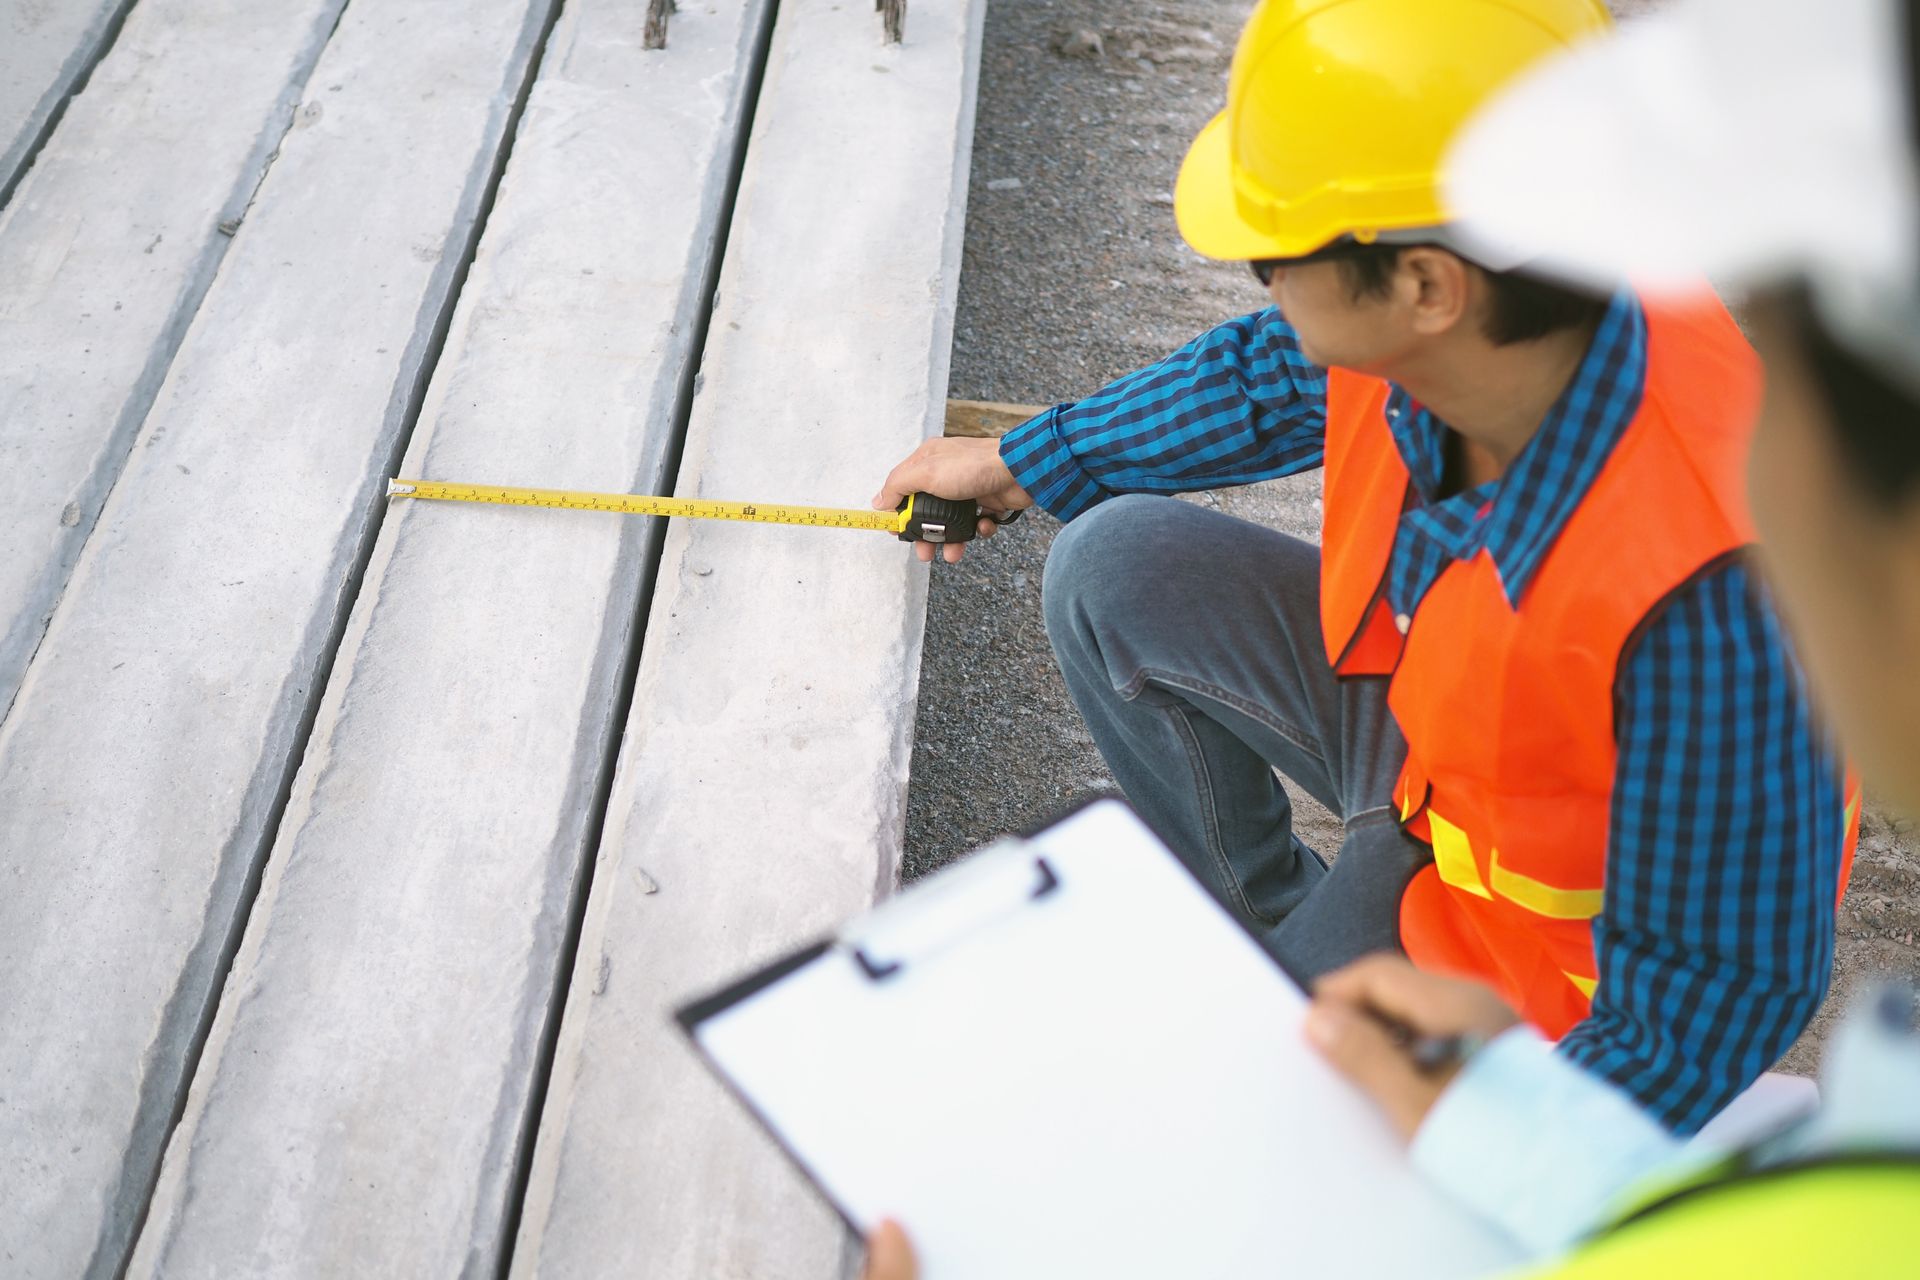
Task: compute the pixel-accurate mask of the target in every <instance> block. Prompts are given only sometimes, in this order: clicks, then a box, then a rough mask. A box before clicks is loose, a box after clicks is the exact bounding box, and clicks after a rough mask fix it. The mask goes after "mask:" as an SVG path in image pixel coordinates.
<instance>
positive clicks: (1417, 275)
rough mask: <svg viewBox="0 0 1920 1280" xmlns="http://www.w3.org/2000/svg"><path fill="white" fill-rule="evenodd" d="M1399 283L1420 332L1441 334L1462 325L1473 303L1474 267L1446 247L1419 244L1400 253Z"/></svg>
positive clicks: (1414, 324) (1416, 329)
mask: <svg viewBox="0 0 1920 1280" xmlns="http://www.w3.org/2000/svg"><path fill="white" fill-rule="evenodd" d="M1397 275H1398V276H1399V279H1398V281H1397V287H1398V290H1399V293H1400V297H1401V300H1402V301H1403V302H1404V303H1406V304H1407V306H1408V308H1409V310H1410V311H1411V313H1412V316H1413V328H1414V331H1415V332H1416V333H1420V334H1425V335H1427V336H1430V337H1438V336H1439V335H1441V334H1443V333H1447V332H1450V331H1451V330H1453V329H1455V328H1456V327H1458V326H1459V324H1460V323H1461V321H1462V320H1463V319H1464V318H1465V317H1466V315H1467V312H1468V311H1469V310H1470V309H1471V308H1472V305H1473V268H1471V267H1469V266H1468V265H1467V264H1466V263H1465V262H1463V261H1462V260H1461V259H1459V258H1458V257H1455V256H1454V255H1453V254H1451V253H1448V252H1447V251H1446V250H1445V249H1435V248H1431V247H1429V246H1426V245H1416V246H1415V247H1413V248H1411V249H1406V250H1403V251H1402V252H1401V254H1400V262H1399V270H1398V272H1397Z"/></svg>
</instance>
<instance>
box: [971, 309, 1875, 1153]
mask: <svg viewBox="0 0 1920 1280" xmlns="http://www.w3.org/2000/svg"><path fill="white" fill-rule="evenodd" d="M1645 381H1646V321H1645V317H1644V316H1643V314H1642V312H1641V309H1640V306H1639V304H1638V302H1637V301H1636V300H1635V299H1634V298H1633V296H1632V295H1631V294H1625V293H1623V294H1621V295H1620V296H1618V297H1616V298H1615V299H1614V300H1613V303H1612V305H1611V306H1610V307H1609V308H1608V310H1607V312H1606V315H1605V317H1604V319H1603V320H1602V321H1601V323H1600V325H1599V327H1598V329H1597V331H1596V332H1595V335H1594V338H1593V342H1592V345H1591V346H1590V348H1589V350H1588V352H1587V356H1586V358H1585V360H1584V361H1583V362H1582V364H1581V365H1580V367H1579V369H1578V370H1577V371H1576V372H1575V374H1574V377H1573V380H1572V382H1571V383H1570V384H1569V385H1568V387H1567V390H1566V391H1565V392H1564V393H1563V394H1562V396H1561V398H1560V400H1559V402H1558V403H1557V404H1555V406H1554V407H1553V409H1552V410H1551V411H1550V412H1549V413H1548V415H1547V417H1546V419H1545V421H1543V422H1542V423H1541V426H1540V429H1539V431H1538V432H1537V433H1536V434H1535V435H1534V437H1533V439H1532V440H1531V441H1530V442H1529V443H1528V445H1527V446H1526V448H1524V449H1523V450H1522V451H1521V453H1520V454H1519V456H1518V457H1516V458H1515V459H1514V461H1513V463H1512V465H1511V466H1509V467H1508V468H1507V470H1506V472H1505V474H1504V475H1503V476H1502V477H1501V478H1500V479H1499V480H1497V481H1494V482H1492V483H1490V484H1486V485H1481V486H1479V487H1477V488H1474V489H1471V490H1468V491H1466V492H1462V493H1458V494H1454V495H1453V496H1451V497H1447V498H1441V497H1440V496H1439V491H1440V486H1441V477H1442V471H1443V467H1444V455H1443V452H1442V450H1443V447H1444V444H1445V439H1446V428H1445V426H1444V424H1442V423H1440V422H1439V421H1437V420H1436V419H1435V418H1434V417H1433V415H1432V414H1430V413H1428V412H1427V411H1425V410H1424V409H1422V408H1421V407H1420V406H1419V405H1417V404H1415V403H1414V402H1413V401H1412V400H1411V399H1410V398H1409V397H1408V396H1407V395H1406V394H1405V393H1404V392H1401V391H1400V390H1399V389H1398V388H1395V389H1394V392H1393V394H1392V396H1391V398H1390V399H1389V402H1388V412H1389V423H1390V426H1391V428H1392V430H1393V435H1394V439H1395V442H1396V443H1397V444H1398V446H1399V449H1400V452H1401V455H1402V456H1403V457H1404V458H1405V460H1406V462H1407V466H1408V469H1409V471H1410V472H1411V473H1412V476H1413V480H1414V486H1415V490H1416V502H1415V503H1414V505H1413V506H1412V509H1411V510H1409V511H1408V512H1407V513H1406V514H1405V515H1404V516H1403V517H1402V518H1401V523H1400V530H1399V536H1398V537H1397V538H1396V540H1395V542H1394V550H1393V558H1392V561H1391V563H1390V565H1389V569H1388V575H1389V576H1388V594H1389V598H1390V599H1391V601H1392V602H1393V605H1394V607H1395V609H1396V611H1398V612H1401V613H1412V612H1413V611H1414V609H1415V608H1416V607H1417V606H1418V605H1419V602H1420V600H1421V599H1422V598H1423V597H1424V596H1425V594H1426V592H1427V590H1428V588H1430V587H1431V586H1432V585H1433V583H1434V581H1435V579H1437V578H1438V577H1439V575H1440V573H1441V572H1442V571H1443V570H1444V569H1445V568H1446V566H1447V565H1448V564H1450V563H1452V562H1453V561H1455V560H1466V559H1470V558H1472V557H1473V556H1475V555H1477V554H1479V553H1480V551H1482V550H1483V549H1484V550H1485V551H1486V552H1487V553H1488V554H1489V555H1490V556H1491V557H1492V558H1493V561H1494V564H1495V565H1496V567H1497V568H1498V569H1499V571H1500V576H1501V581H1502V583H1503V584H1504V585H1505V587H1506V591H1507V596H1508V599H1509V601H1510V602H1511V603H1513V604H1514V605H1515V606H1516V607H1518V605H1519V604H1520V601H1521V599H1522V597H1523V596H1524V595H1525V592H1526V589H1527V585H1528V583H1529V582H1530V581H1531V580H1532V578H1533V575H1534V574H1535V573H1536V572H1537V571H1538V569H1539V567H1540V564H1541V562H1542V561H1543V560H1544V559H1545V558H1546V555H1547V553H1548V551H1549V550H1550V549H1551V548H1552V546H1553V543H1554V540H1555V539H1556V538H1557V537H1558V536H1559V534H1560V531H1561V529H1562V528H1564V527H1565V525H1566V522H1567V518H1568V517H1569V516H1570V515H1571V514H1572V512H1573V510H1574V509H1575V508H1576V507H1577V506H1578V505H1579V504H1580V501H1581V499H1582V498H1583V497H1584V496H1585V495H1586V492H1587V490H1588V489H1589V488H1590V487H1591V486H1592V484H1593V480H1594V477H1595V476H1596V475H1597V474H1598V473H1599V471H1600V468H1601V466H1602V464H1604V463H1605V461H1606V459H1607V456H1608V455H1609V454H1610V453H1611V451H1612V449H1613V447H1614V445H1615V444H1616V443H1617V442H1618V441H1619V439H1620V436H1621V434H1622V433H1623V432H1624V431H1625V430H1626V428H1627V425H1628V423H1630V422H1631V421H1632V419H1633V417H1634V414H1635V413H1636V412H1637V411H1638V409H1639V405H1640V397H1641V394H1642V390H1643V387H1644V384H1645ZM1326 396H1327V377H1326V371H1325V370H1324V369H1321V368H1320V367H1318V366H1316V365H1314V364H1313V363H1312V362H1311V361H1309V360H1308V359H1307V358H1306V357H1305V356H1304V355H1302V354H1301V352H1300V347H1299V343H1298V341H1297V339H1296V338H1295V336H1294V333H1293V330H1292V329H1291V328H1290V327H1289V326H1288V325H1287V323H1286V321H1285V320H1283V319H1282V318H1281V316H1280V313H1279V311H1278V310H1277V309H1275V308H1268V309H1267V310H1265V311H1260V312H1257V313H1255V314H1253V315H1250V316H1245V317H1242V318H1241V319H1238V320H1232V321H1229V322H1227V323H1226V324H1223V325H1221V326H1219V327H1218V328H1216V329H1213V330H1212V331H1210V332H1208V333H1205V334H1203V335H1201V336H1200V337H1199V338H1197V339H1195V340H1194V341H1193V342H1191V343H1189V344H1188V345H1187V346H1185V347H1183V348H1182V349H1181V350H1179V351H1177V352H1175V353H1174V354H1173V355H1171V356H1169V357H1167V358H1166V359H1165V360H1163V361H1161V362H1160V363H1158V364H1156V365H1152V366H1150V367H1148V368H1146V369H1142V370H1140V371H1138V372H1136V373H1133V374H1129V375H1128V376H1126V377H1124V378H1121V379H1120V380H1119V381H1117V382H1115V383H1113V384H1112V385H1110V386H1108V387H1106V388H1104V389H1102V390H1100V391H1097V392H1095V393H1094V394H1093V395H1091V396H1089V397H1087V398H1086V399H1084V400H1081V401H1079V402H1078V403H1076V404H1065V405H1060V406H1058V407H1056V408H1053V409H1049V410H1048V411H1047V412H1045V413H1043V414H1041V415H1040V416H1039V417H1037V418H1035V419H1033V420H1032V421H1031V422H1028V423H1026V424H1024V425H1023V426H1021V427H1018V428H1016V429H1015V430H1014V431H1012V432H1010V433H1008V435H1007V436H1006V438H1005V439H1004V440H1003V441H1002V442H1001V446H1000V453H1001V457H1002V458H1003V459H1005V461H1006V463H1007V465H1008V466H1009V467H1010V468H1011V469H1012V471H1013V474H1014V477H1015V478H1016V479H1018V480H1019V481H1020V483H1021V485H1022V486H1024V487H1025V488H1026V490H1027V492H1029V493H1030V494H1032V495H1033V497H1034V498H1035V500H1036V501H1038V502H1039V503H1040V505H1041V506H1043V507H1045V508H1047V510H1049V511H1051V512H1052V513H1053V514H1054V515H1056V516H1058V517H1060V518H1061V519H1062V520H1070V519H1072V518H1073V517H1074V516H1076V515H1079V514H1080V513H1081V512H1083V511H1085V510H1087V509H1088V508H1090V507H1092V506H1094V505H1095V504H1096V503H1098V502H1100V501H1102V500H1103V499H1105V498H1108V497H1110V496H1112V495H1114V494H1119V493H1177V492H1182V491H1187V490H1194V489H1205V488H1212V487H1217V486H1222V485H1234V484H1248V483H1251V482H1253V481H1257V480H1267V479H1272V478H1275V477H1278V476H1285V475H1292V474H1294V473H1296V472H1300V471H1305V470H1307V469H1309V468H1312V467H1316V466H1319V465H1321V462H1322V460H1323V452H1324V446H1325V435H1326ZM1615 696H1616V702H1617V708H1618V710H1617V714H1616V717H1615V727H1616V732H1617V735H1618V752H1617V765H1616V772H1615V778H1614V790H1613V803H1612V817H1611V822H1610V826H1609V830H1608V851H1607V870H1606V909H1605V911H1604V912H1603V913H1602V914H1601V915H1600V916H1598V917H1597V918H1596V919H1595V920H1594V925H1593V927H1594V947H1595V951H1596V954H1597V957H1598V960H1599V970H1598V972H1599V978H1600V985H1599V988H1598V990H1597V991H1596V992H1595V993H1594V998H1593V1009H1592V1013H1591V1014H1590V1015H1589V1016H1588V1017H1587V1018H1586V1019H1585V1020H1584V1021H1582V1022H1581V1023H1579V1024H1578V1025H1577V1026H1575V1027H1574V1028H1573V1029H1572V1030H1571V1031H1570V1032H1569V1033H1568V1034H1567V1035H1566V1036H1565V1037H1564V1038H1563V1039H1562V1040H1561V1042H1560V1045H1559V1052H1560V1053H1561V1054H1564V1055H1566V1056H1567V1057H1569V1058H1571V1059H1573V1060H1574V1061H1576V1062H1578V1063H1579V1064H1581V1065H1582V1066H1584V1067H1586V1068H1587V1069H1589V1070H1591V1071H1593V1072H1595V1073H1596V1074H1598V1075H1599V1076H1601V1077H1602V1078H1604V1079H1606V1080H1609V1081H1611V1082H1613V1083H1614V1084H1616V1085H1618V1086H1619V1087H1621V1088H1622V1089H1624V1090H1626V1091H1627V1092H1628V1093H1629V1094H1631V1095H1632V1096H1633V1097H1635V1098H1636V1099H1637V1100H1638V1101H1639V1102H1640V1103H1641V1104H1642V1105H1644V1106H1645V1107H1647V1108H1648V1110H1650V1111H1651V1112H1652V1113H1653V1114H1654V1115H1655V1116H1656V1117H1657V1118H1658V1119H1659V1120H1660V1121H1661V1122H1662V1123H1664V1124H1665V1125H1667V1126H1668V1127H1669V1128H1671V1129H1673V1130H1675V1131H1677V1132H1681V1133H1690V1132H1692V1131H1694V1130H1696V1129H1698V1128H1699V1127H1700V1126H1701V1125H1702V1124H1704V1123H1705V1122H1706V1120H1707V1119H1708V1118H1709V1117H1711V1116H1712V1115H1713V1114H1714V1113H1715V1112H1716V1111H1718V1110H1719V1109H1720V1108H1721V1107H1723V1106H1725V1105H1726V1103H1727V1102H1729V1101H1730V1100H1731V1099H1732V1098H1733V1097H1734V1095H1736V1094H1737V1093H1739V1091H1740V1090H1741V1089H1743V1088H1744V1087H1745V1086H1746V1085H1747V1084H1748V1083H1750V1082H1751V1081H1752V1080H1754V1079H1755V1078H1756V1077H1757V1076H1759V1075H1760V1073H1761V1072H1763V1071H1765V1070H1766V1069H1767V1068H1768V1067H1770V1066H1771V1065H1772V1064H1773V1063H1774V1062H1775V1061H1776V1060H1777V1059H1778V1058H1779V1057H1780V1055H1781V1054H1782V1053H1784V1052H1785V1051H1786V1050H1787V1048H1788V1047H1789V1046H1790V1045H1791V1044H1792V1043H1793V1040H1794V1037H1795V1036H1797V1035H1798V1034H1799V1033H1800V1031H1801V1029H1802V1028H1803V1027H1805V1026H1806V1024H1807V1022H1808V1021H1809V1020H1810V1019H1811V1018H1812V1017H1813V1014H1814V1011H1815V1009H1817V1008H1818V1007H1819V1004H1820V1001H1821V999H1822V998H1823V997H1824V996H1825V994H1826V989H1827V979H1828V974H1829V971H1830V970H1831V968H1832V964H1833V945H1834V895H1835V892H1836V888H1837V884H1838V878H1839V862H1840V852H1841V845H1842V841H1843V836H1844V830H1843V828H1844V822H1845V818H1844V811H1843V799H1842V795H1841V789H1842V779H1841V775H1840V771H1839V769H1838V767H1837V765H1836V763H1835V761H1834V759H1833V757H1832V755H1831V753H1830V751H1829V750H1828V745H1827V743H1826V742H1825V741H1824V739H1823V738H1822V736H1821V733H1820V730H1819V728H1818V727H1817V725H1816V724H1815V722H1814V720H1813V717H1812V715H1811V713H1810V710H1809V707H1808V704H1807V700H1806V696H1805V690H1804V686H1803V683H1802V679H1801V675H1800V670H1799V666H1798V664H1797V662H1796V661H1795V659H1794V656H1793V653H1792V651H1791V648H1790V646H1789V644H1788V641H1787V637H1786V635H1785V634H1784V632H1783V631H1782V629H1781V626H1780V623H1779V622H1778V620H1777V619H1776V617H1775V615H1774V613H1773V610H1772V608H1771V607H1770V606H1769V604H1768V602H1767V600H1766V598H1765V595H1764V592H1763V590H1762V588H1761V585H1760V583H1759V582H1758V580H1757V579H1756V578H1755V576H1754V575H1753V573H1752V572H1751V571H1750V570H1749V568H1748V566H1747V564H1746V562H1745V561H1744V560H1743V559H1741V558H1738V557H1736V558H1731V559H1728V560H1725V561H1723V562H1720V563H1718V564H1716V565H1713V566H1710V567H1709V568H1707V569H1706V570H1705V571H1703V572H1702V573H1701V574H1699V575H1698V576H1696V577H1695V578H1694V579H1692V580H1691V581H1690V582H1688V583H1686V584H1685V585H1684V586H1682V587H1681V588H1679V589H1678V590H1676V591H1675V592H1674V593H1673V594H1672V595H1671V596H1670V597H1668V599H1667V600H1666V602H1665V603H1664V605H1663V606H1662V608H1661V609H1660V610H1659V611H1658V612H1657V614H1656V615H1655V616H1654V617H1653V618H1652V619H1650V621H1649V623H1648V625H1647V626H1646V627H1645V628H1644V629H1643V631H1642V632H1641V634H1640V637H1639V639H1638V641H1637V642H1636V643H1635V644H1634V646H1633V648H1632V650H1631V651H1630V652H1629V653H1627V654H1625V655H1623V657H1622V661H1621V666H1620V673H1619V676H1618V678H1617V682H1616V689H1615Z"/></svg>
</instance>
